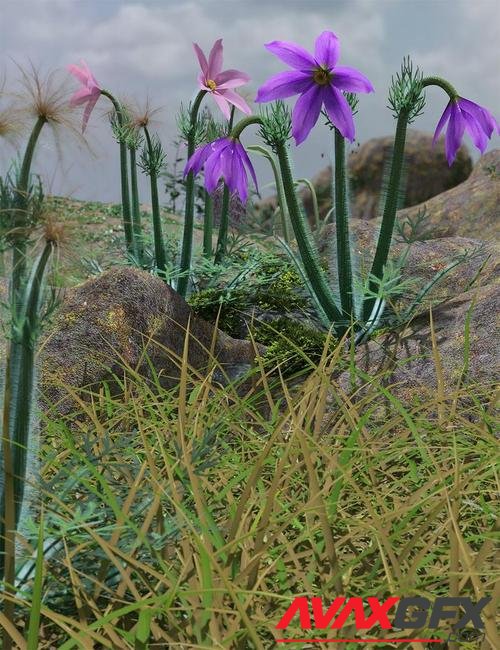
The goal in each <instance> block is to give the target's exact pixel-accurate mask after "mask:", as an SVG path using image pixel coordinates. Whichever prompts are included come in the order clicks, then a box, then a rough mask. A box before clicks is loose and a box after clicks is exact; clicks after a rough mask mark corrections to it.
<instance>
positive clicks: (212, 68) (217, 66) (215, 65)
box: [207, 38, 223, 79]
mask: <svg viewBox="0 0 500 650" xmlns="http://www.w3.org/2000/svg"><path fill="white" fill-rule="evenodd" d="M222 51H223V47H222V38H219V39H217V40H216V41H215V43H214V46H213V47H212V49H211V50H210V54H209V55H208V70H207V76H208V78H209V79H215V77H216V76H217V75H218V74H219V73H220V71H221V70H222Z"/></svg>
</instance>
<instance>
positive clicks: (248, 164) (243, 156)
mask: <svg viewBox="0 0 500 650" xmlns="http://www.w3.org/2000/svg"><path fill="white" fill-rule="evenodd" d="M236 148H237V150H238V153H239V155H240V157H241V159H242V161H243V163H244V164H245V165H246V168H247V169H248V171H249V172H250V175H251V177H252V180H253V182H254V185H255V189H256V190H257V192H258V191H259V186H258V184H257V176H256V175H255V169H254V168H253V165H252V162H251V160H250V158H249V157H248V154H247V152H246V150H245V147H244V146H243V145H242V144H241V142H237V143H236Z"/></svg>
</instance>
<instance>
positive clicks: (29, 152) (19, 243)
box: [11, 117, 47, 310]
mask: <svg viewBox="0 0 500 650" xmlns="http://www.w3.org/2000/svg"><path fill="white" fill-rule="evenodd" d="M46 122H47V118H45V117H39V118H38V119H37V121H36V123H35V126H34V127H33V130H32V131H31V135H30V138H29V140H28V144H27V145H26V151H25V152H24V157H23V161H22V164H21V170H20V173H19V179H18V183H17V187H16V192H15V199H14V232H15V236H14V241H13V246H12V282H11V297H12V305H13V307H14V309H15V310H17V307H16V303H17V298H16V296H17V295H18V293H19V291H20V289H21V285H22V283H23V279H24V276H25V273H26V243H27V239H28V233H27V231H26V226H27V220H28V203H29V197H28V194H29V183H30V174H31V164H32V162H33V156H34V154H35V149H36V145H37V142H38V138H39V137H40V133H41V131H42V128H43V126H44V124H46Z"/></svg>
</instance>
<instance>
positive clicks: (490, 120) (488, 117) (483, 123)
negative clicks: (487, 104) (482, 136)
mask: <svg viewBox="0 0 500 650" xmlns="http://www.w3.org/2000/svg"><path fill="white" fill-rule="evenodd" d="M458 105H459V106H460V108H461V109H462V110H465V111H467V113H469V115H471V116H472V117H473V118H474V119H475V120H476V121H477V122H479V126H480V127H481V128H482V130H483V131H484V132H485V133H486V135H487V136H488V138H490V137H491V134H492V133H493V131H498V123H497V121H496V119H495V118H494V117H493V115H492V114H491V113H490V112H489V111H488V109H486V108H484V106H480V105H479V104H476V103H475V102H471V101H470V99H465V98H464V97H459V99H458Z"/></svg>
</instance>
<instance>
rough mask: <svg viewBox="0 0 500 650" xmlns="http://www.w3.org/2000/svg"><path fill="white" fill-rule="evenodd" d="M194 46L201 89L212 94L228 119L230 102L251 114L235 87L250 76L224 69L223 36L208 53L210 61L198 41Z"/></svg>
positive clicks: (242, 83) (241, 84) (243, 82)
mask: <svg viewBox="0 0 500 650" xmlns="http://www.w3.org/2000/svg"><path fill="white" fill-rule="evenodd" d="M193 46H194V51H195V52H196V56H197V57H198V62H199V64H200V68H201V73H200V74H199V76H198V85H199V87H200V89H201V90H206V91H207V93H210V94H211V95H212V97H213V98H214V101H215V103H216V104H217V106H218V107H219V108H220V110H221V111H222V113H223V115H224V117H225V118H226V119H229V117H230V115H231V113H230V109H229V104H233V105H234V106H236V108H239V109H240V111H242V112H243V113H246V114H247V115H249V114H250V113H251V112H252V111H251V109H250V106H248V104H247V103H246V101H245V100H244V99H243V97H241V96H240V95H238V93H236V92H235V91H234V90H233V88H238V87H239V86H243V85H244V84H246V82H247V81H249V80H250V77H249V76H248V75H247V74H246V73H245V72H240V71H239V70H224V71H223V70H222V49H223V48H222V38H219V39H218V40H217V41H215V43H214V46H213V47H212V49H211V50H210V54H209V55H208V61H207V57H206V56H205V54H204V53H203V50H202V49H201V48H200V46H199V45H198V44H197V43H193Z"/></svg>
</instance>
